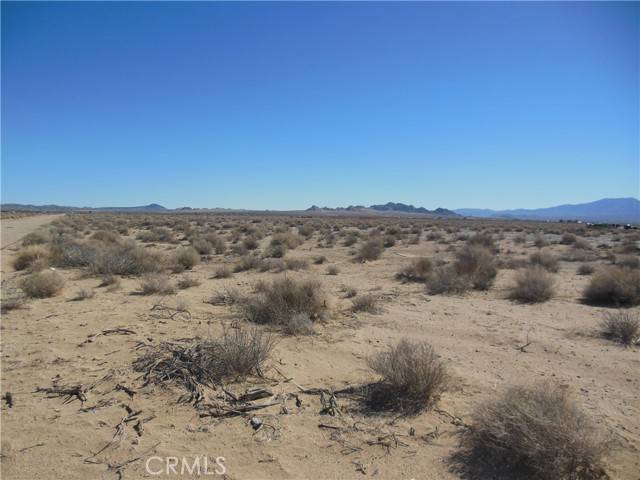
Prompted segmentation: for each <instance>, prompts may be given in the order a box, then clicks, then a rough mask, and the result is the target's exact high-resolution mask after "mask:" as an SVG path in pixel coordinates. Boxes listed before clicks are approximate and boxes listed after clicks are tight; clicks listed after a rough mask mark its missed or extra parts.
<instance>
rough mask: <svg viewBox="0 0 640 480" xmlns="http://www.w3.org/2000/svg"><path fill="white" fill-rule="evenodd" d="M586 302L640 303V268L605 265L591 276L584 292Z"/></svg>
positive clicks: (602, 303) (621, 304)
mask: <svg viewBox="0 0 640 480" xmlns="http://www.w3.org/2000/svg"><path fill="white" fill-rule="evenodd" d="M583 296H584V300H585V302H586V303H591V304H596V305H614V306H633V305H638V304H640V270H637V269H630V268H624V267H603V268H601V269H599V270H598V271H597V272H596V273H594V274H593V276H592V277H591V281H590V283H589V285H587V287H586V288H585V290H584V293H583Z"/></svg>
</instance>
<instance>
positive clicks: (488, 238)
mask: <svg viewBox="0 0 640 480" xmlns="http://www.w3.org/2000/svg"><path fill="white" fill-rule="evenodd" d="M467 245H480V246H483V247H485V248H488V249H489V250H491V251H493V252H497V251H498V246H497V244H496V241H495V239H494V238H493V236H492V235H491V234H490V233H488V232H480V233H476V234H475V235H473V236H472V237H469V239H468V240H467Z"/></svg>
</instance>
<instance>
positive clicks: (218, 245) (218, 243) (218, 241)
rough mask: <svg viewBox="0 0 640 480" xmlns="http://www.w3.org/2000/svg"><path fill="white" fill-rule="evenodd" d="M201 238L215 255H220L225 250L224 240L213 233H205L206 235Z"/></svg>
mask: <svg viewBox="0 0 640 480" xmlns="http://www.w3.org/2000/svg"><path fill="white" fill-rule="evenodd" d="M203 238H204V239H205V240H206V241H207V242H209V243H210V244H211V246H212V247H213V250H214V251H215V252H216V254H217V255H221V254H223V253H224V252H225V251H226V250H227V244H226V243H225V241H224V239H222V238H221V237H219V236H218V235H216V234H215V233H207V234H206V235H203Z"/></svg>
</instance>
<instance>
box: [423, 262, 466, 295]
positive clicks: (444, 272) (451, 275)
mask: <svg viewBox="0 0 640 480" xmlns="http://www.w3.org/2000/svg"><path fill="white" fill-rule="evenodd" d="M426 287H427V292H429V294H431V295H440V294H447V295H455V294H462V293H464V292H466V291H467V290H469V288H470V285H469V278H468V277H467V276H465V275H459V274H458V272H457V271H456V269H455V267H452V266H449V265H442V266H440V267H438V268H435V269H434V270H433V271H432V272H431V274H430V275H429V277H428V278H427V281H426Z"/></svg>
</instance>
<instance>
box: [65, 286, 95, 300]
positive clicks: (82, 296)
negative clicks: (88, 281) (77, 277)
mask: <svg viewBox="0 0 640 480" xmlns="http://www.w3.org/2000/svg"><path fill="white" fill-rule="evenodd" d="M95 295H96V294H95V292H94V291H93V290H91V289H90V288H82V289H80V290H78V293H76V296H75V297H73V298H72V299H71V300H72V301H74V302H81V301H83V300H89V299H91V298H93V297H95Z"/></svg>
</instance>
